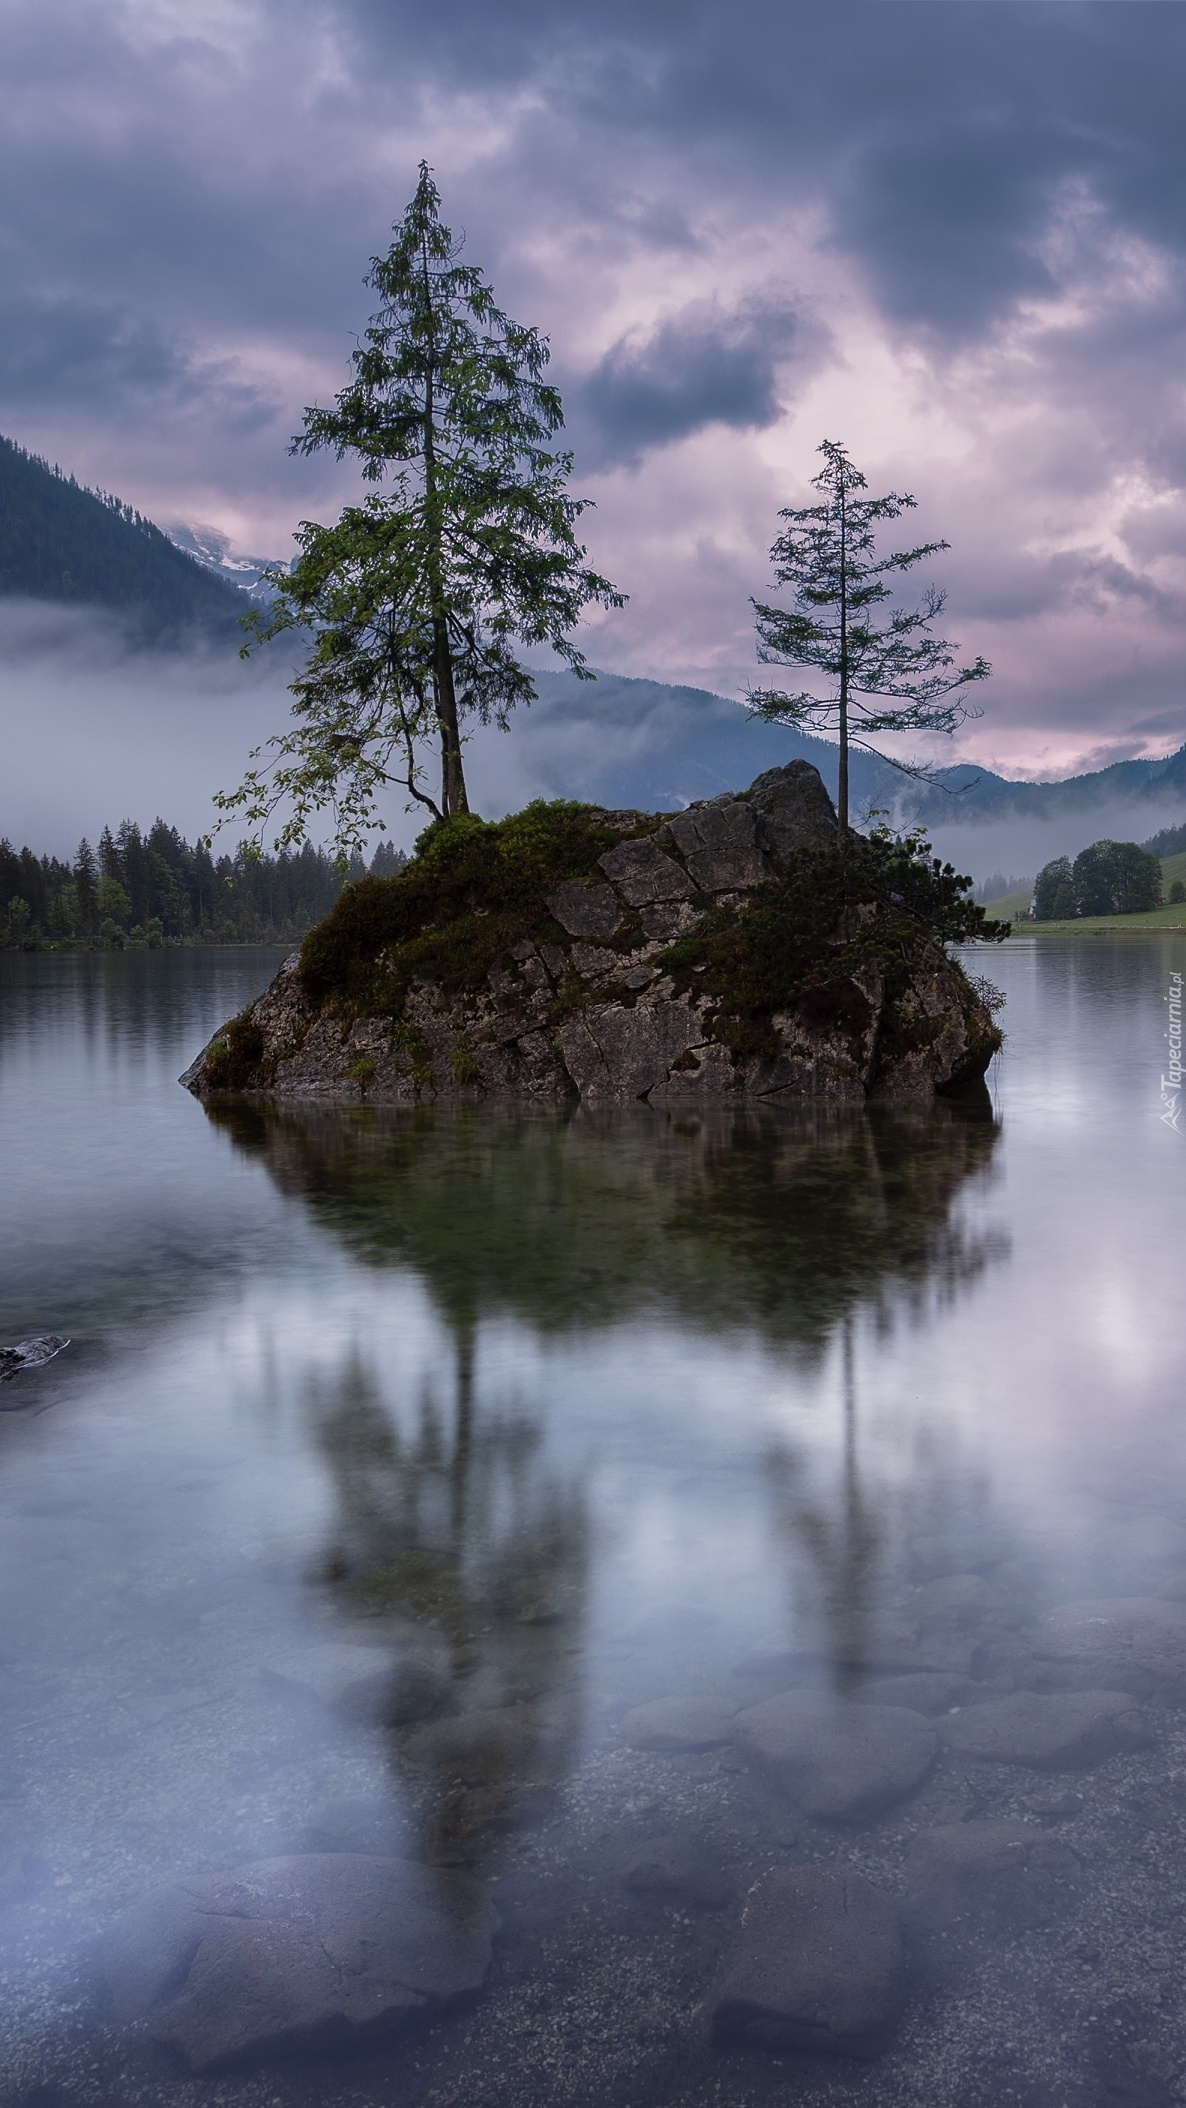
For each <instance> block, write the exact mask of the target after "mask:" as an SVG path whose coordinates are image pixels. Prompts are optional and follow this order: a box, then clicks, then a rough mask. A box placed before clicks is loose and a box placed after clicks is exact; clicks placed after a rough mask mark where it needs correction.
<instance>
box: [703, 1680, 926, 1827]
mask: <svg viewBox="0 0 1186 2108" xmlns="http://www.w3.org/2000/svg"><path fill="white" fill-rule="evenodd" d="M733 1739H734V1741H735V1742H736V1743H737V1745H738V1747H739V1748H741V1749H743V1750H745V1751H746V1752H747V1754H748V1755H750V1756H752V1757H754V1758H755V1759H756V1760H757V1762H758V1763H759V1764H761V1765H762V1766H763V1768H764V1769H765V1770H767V1771H769V1772H770V1773H772V1775H773V1776H774V1777H775V1779H776V1780H777V1781H778V1784H779V1785H780V1786H781V1787H782V1788H783V1790H784V1792H786V1793H788V1794H789V1795H790V1797H791V1799H792V1800H794V1801H797V1802H798V1804H799V1806H800V1807H801V1808H803V1809H804V1810H805V1811H806V1812H807V1814H808V1815H814V1816H817V1817H818V1818H819V1819H820V1820H821V1821H823V1822H859V1821H861V1820H863V1818H864V1817H866V1816H872V1815H877V1814H880V1812H881V1810H882V1809H883V1808H888V1807H891V1806H892V1805H893V1803H894V1802H895V1801H899V1800H903V1799H904V1798H905V1796H906V1795H907V1794H908V1793H912V1792H913V1791H914V1788H915V1787H916V1786H917V1785H919V1784H920V1783H921V1781H922V1780H923V1779H924V1778H925V1777H926V1774H927V1772H928V1771H929V1770H930V1768H931V1765H932V1764H933V1762H934V1760H935V1754H936V1751H937V1748H938V1743H937V1741H936V1737H935V1730H934V1728H933V1727H932V1726H931V1723H930V1721H929V1720H924V1719H923V1717H922V1715H921V1714H920V1713H915V1712H911V1711H910V1709H909V1708H908V1707H907V1706H896V1705H895V1706H891V1705H854V1704H851V1703H849V1702H846V1701H844V1700H842V1699H829V1698H820V1697H816V1696H807V1695H804V1694H803V1693H801V1692H797V1691H783V1692H780V1693H779V1695H778V1696H777V1697H776V1698H767V1699H764V1700H763V1701H762V1703H761V1704H759V1705H752V1706H748V1707H747V1708H746V1710H745V1711H744V1712H742V1713H738V1715H737V1717H736V1718H735V1720H734V1722H733Z"/></svg>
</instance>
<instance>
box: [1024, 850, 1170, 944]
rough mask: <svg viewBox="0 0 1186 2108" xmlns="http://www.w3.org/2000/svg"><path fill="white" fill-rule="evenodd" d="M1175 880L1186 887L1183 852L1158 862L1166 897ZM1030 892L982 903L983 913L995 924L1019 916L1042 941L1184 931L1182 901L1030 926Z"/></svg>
mask: <svg viewBox="0 0 1186 2108" xmlns="http://www.w3.org/2000/svg"><path fill="white" fill-rule="evenodd" d="M1176 878H1180V879H1182V880H1183V882H1184V883H1186V849H1181V850H1179V852H1178V854H1177V856H1163V857H1162V859H1161V886H1162V891H1163V892H1164V893H1168V892H1169V889H1170V887H1171V886H1172V885H1173V882H1174V880H1175V879H1176ZM1032 898H1033V893H1032V890H1031V888H1030V887H1029V886H1025V887H1023V888H1022V890H1021V891H1020V892H1019V893H1006V894H1005V895H1004V897H1003V898H1002V899H1001V900H988V901H986V902H985V904H984V905H985V911H986V913H988V914H989V915H991V916H993V918H994V919H995V920H996V921H999V922H1012V920H1013V918H1014V916H1015V915H1017V914H1020V915H1022V916H1023V917H1024V918H1025V920H1024V923H1023V928H1024V930H1025V933H1026V935H1027V936H1035V935H1039V936H1042V937H1116V936H1119V935H1121V934H1122V932H1123V931H1125V930H1186V901H1179V902H1178V903H1177V904H1176V906H1174V907H1162V908H1150V909H1149V911H1148V913H1147V914H1145V915H1076V916H1074V917H1073V918H1072V919H1071V920H1070V921H1069V922H1031V921H1030V920H1029V904H1030V901H1031V900H1032Z"/></svg>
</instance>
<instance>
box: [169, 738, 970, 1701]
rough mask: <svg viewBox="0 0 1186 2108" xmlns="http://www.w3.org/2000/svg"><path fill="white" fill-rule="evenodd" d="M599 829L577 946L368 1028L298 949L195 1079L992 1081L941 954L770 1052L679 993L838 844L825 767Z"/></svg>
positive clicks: (614, 820) (544, 954)
mask: <svg viewBox="0 0 1186 2108" xmlns="http://www.w3.org/2000/svg"><path fill="white" fill-rule="evenodd" d="M600 819H601V822H602V823H603V824H604V830H605V833H608V834H611V835H616V836H618V837H619V839H617V840H616V841H615V844H614V846H613V847H612V848H611V849H608V850H606V851H605V852H604V854H602V855H601V856H600V857H599V859H598V864H599V870H598V871H595V872H591V873H590V874H589V875H588V877H587V878H579V879H572V880H568V881H566V882H565V883H564V884H562V885H558V886H556V887H555V888H554V889H553V891H552V892H551V893H550V894H548V895H547V896H546V906H547V909H548V912H549V914H550V916H551V917H552V918H553V921H552V925H551V933H552V935H553V936H554V937H560V936H561V935H563V936H564V937H565V938H566V940H567V941H566V942H565V943H564V944H560V943H556V942H552V941H547V942H544V941H541V942H540V943H538V944H537V943H536V942H535V941H534V939H533V938H530V937H527V936H524V937H522V938H520V939H519V940H518V941H517V942H511V943H510V944H508V946H507V949H506V951H505V952H503V953H502V954H501V956H499V957H498V958H496V959H495V960H493V962H492V963H489V964H488V965H487V969H486V976H485V984H484V985H483V986H480V987H477V986H473V987H464V986H463V987H458V988H453V987H448V988H447V987H446V985H445V984H444V983H443V982H439V981H434V980H420V979H413V980H412V981H411V983H410V984H409V985H407V986H405V987H403V988H402V991H401V994H400V996H399V1003H398V1006H397V1007H398V1009H399V1015H398V1016H397V1017H393V1016H391V1015H388V1014H386V1013H384V1014H382V1015H376V1016H357V1015H355V1014H354V1013H353V1012H352V1011H351V1010H349V1009H348V1008H347V1009H345V1010H343V1009H342V1008H341V1007H339V1006H338V1005H336V1004H335V1002H334V1001H333V1000H332V999H331V1000H328V1001H327V1002H326V1003H325V1004H324V1005H323V1006H321V1007H318V1006H317V1005H316V1004H315V1003H314V1002H313V1001H312V1000H311V998H310V997H309V996H308V995H307V994H306V991H305V988H304V984H303V982H302V978H301V974H300V956H299V954H297V953H294V954H293V955H292V957H291V958H289V959H286V960H285V962H284V965H283V966H282V967H281V969H280V972H279V973H278V974H277V975H276V978H275V980H274V981H273V982H272V984H271V986H270V987H269V988H267V989H266V990H265V991H264V993H263V994H262V995H261V996H260V997H259V999H258V1001H257V1002H256V1003H254V1004H253V1005H252V1006H251V1010H250V1012H249V1013H247V1014H246V1015H245V1016H244V1018H242V1019H240V1020H232V1021H231V1023H230V1024H229V1025H227V1026H224V1027H223V1028H222V1031H221V1032H220V1033H216V1034H215V1036H214V1039H213V1040H212V1041H211V1042H210V1045H209V1046H208V1047H207V1048H205V1049H203V1052H202V1054H201V1055H200V1056H199V1057H198V1059H197V1061H196V1062H194V1063H193V1064H192V1065H191V1066H190V1068H188V1069H187V1070H186V1072H185V1075H184V1076H183V1077H182V1079H181V1081H182V1082H183V1083H184V1084H186V1086H187V1087H188V1088H189V1089H191V1090H194V1091H195V1092H197V1093H198V1095H199V1096H201V1095H205V1094H206V1093H207V1092H217V1091H219V1090H222V1089H230V1088H232V1087H233V1088H235V1089H241V1088H243V1087H245V1084H246V1083H247V1082H248V1081H249V1080H250V1079H251V1077H253V1076H254V1077H255V1078H256V1079H257V1082H256V1083H255V1084H254V1085H252V1088H258V1089H259V1090H261V1091H266V1092H267V1094H268V1095H269V1096H272V1097H275V1098H279V1099H294V1098H304V1099H318V1098H323V1099H327V1100H336V1101H342V1100H347V1101H348V1100H351V1099H354V1100H358V1099H363V1098H365V1099H367V1100H369V1101H371V1102H373V1103H389V1104H407V1103H417V1102H419V1101H421V1100H423V1099H437V1098H447V1099H465V1098H480V1097H503V1098H519V1099H529V1100H536V1101H542V1102H548V1101H551V1102H555V1101H558V1100H563V1099H571V1098H572V1097H573V1096H574V1095H575V1096H579V1097H581V1098H584V1099H586V1100H588V1101H590V1102H594V1103H601V1104H617V1105H623V1104H630V1103H632V1102H633V1101H634V1100H636V1099H640V1098H645V1099H646V1100H647V1101H648V1102H649V1103H651V1104H652V1105H655V1106H657V1107H663V1108H665V1109H671V1110H681V1109H683V1108H685V1107H695V1106H697V1105H704V1104H707V1103H712V1102H719V1101H727V1100H741V1101H747V1102H748V1101H754V1100H758V1099H763V1100H768V1101H770V1102H771V1103H783V1104H790V1103H797V1102H801V1101H802V1100H803V1099H804V1098H812V1099H821V1098H822V1099H828V1100H832V1101H836V1102H851V1103H861V1102H863V1100H864V1099H865V1098H866V1097H867V1096H879V1097H887V1098H898V1099H901V1098H928V1097H930V1096H932V1095H933V1093H934V1091H935V1090H936V1089H938V1088H942V1087H944V1086H945V1085H947V1084H949V1083H952V1082H954V1081H957V1080H962V1079H963V1078H964V1077H965V1076H971V1075H978V1074H982V1073H983V1071H984V1068H985V1066H986V1065H987V1062H988V1060H989V1058H990V1056H991V1054H992V1052H993V1050H994V1048H995V1046H996V1045H997V1044H998V1042H999V1034H997V1033H996V1031H995V1027H994V1026H993V1024H992V1020H991V1018H990V1016H989V1014H988V1012H987V1011H986V1010H985V1009H984V1006H983V1005H982V1004H981V1003H980V1001H979V999H978V998H977V997H976V996H975V994H974V992H973V991H972V989H971V988H970V987H969V985H968V983H967V981H966V980H965V979H964V978H963V976H962V975H961V973H960V971H959V969H958V968H957V967H956V966H955V965H954V964H953V963H951V962H950V961H948V960H947V959H946V958H945V957H944V955H943V953H942V951H941V950H940V949H939V948H938V947H936V948H935V951H934V954H933V957H928V958H926V959H920V960H918V961H916V962H915V964H914V965H913V966H912V967H911V970H910V974H909V978H908V980H906V981H905V982H904V983H903V984H902V985H898V983H897V982H896V981H895V983H894V986H893V992H892V995H887V990H886V986H885V983H884V981H883V977H882V976H881V974H880V973H879V972H878V971H877V970H876V969H875V967H874V966H873V965H870V966H869V967H868V968H867V969H866V968H864V967H863V968H862V969H861V971H860V972H859V973H856V974H851V975H849V976H847V977H844V976H842V975H837V977H836V978H835V980H828V981H827V983H826V985H824V983H820V984H819V985H818V986H814V985H812V986H805V987H804V988H803V989H801V990H800V992H799V994H798V996H797V998H796V1000H795V1002H794V1004H793V1005H791V1006H790V1007H789V1008H788V1009H787V1011H785V1012H779V1013H778V1014H776V1015H772V1016H771V1017H770V1018H769V1020H768V1029H766V1028H764V1038H765V1049H764V1051H763V1052H761V1053H759V1052H756V1051H755V1052H745V1051H742V1046H741V1043H738V1042H737V1040H736V1034H735V1033H733V1032H732V1031H731V1028H730V1026H729V1023H728V1019H727V1014H726V1013H727V1006H724V1007H721V1008H720V1009H718V998H714V999H712V1000H710V999H709V998H708V997H706V996H704V995H702V994H700V993H699V991H698V986H697V982H696V980H695V978H694V976H693V975H688V976H687V978H686V980H683V981H680V982H677V979H676V977H675V972H673V971H669V970H668V968H667V967H666V965H665V958H664V955H665V953H666V952H667V950H668V948H669V947H670V946H671V945H672V944H673V943H674V942H675V941H676V940H677V939H678V938H680V937H681V936H684V935H686V934H687V933H688V932H690V931H691V930H694V929H695V927H696V924H697V923H698V922H699V921H700V920H702V919H703V917H704V916H705V914H707V913H708V911H709V908H710V906H711V905H713V904H714V902H715V905H716V907H717V908H718V910H719V911H721V912H722V913H723V914H724V915H726V916H727V915H729V914H730V913H731V914H733V915H735V916H738V917H740V916H741V915H742V914H743V913H744V912H745V908H746V895H747V893H748V891H749V890H750V889H752V888H753V887H754V886H756V885H758V884H760V883H761V882H762V881H763V880H765V879H767V878H769V877H770V876H771V875H772V874H774V873H776V872H778V871H779V870H781V869H782V868H783V867H784V866H785V863H786V860H787V858H788V856H789V855H790V854H791V852H792V851H793V850H795V849H797V848H801V847H821V846H823V845H825V844H826V843H828V842H830V841H832V840H833V839H834V836H835V816H834V814H833V812H832V806H831V801H830V799H829V797H828V794H827V792H826V790H825V789H824V786H823V783H822V782H821V780H820V777H819V775H818V773H817V771H816V770H814V769H813V768H812V767H811V766H810V764H809V763H807V762H794V763H792V764H791V765H790V766H789V767H788V768H785V769H772V770H768V771H767V772H766V774H765V775H764V776H761V777H759V778H758V781H757V783H756V784H754V785H753V786H752V788H751V790H750V791H747V792H746V793H744V794H743V795H740V796H732V795H729V796H725V797H720V798H714V799H711V800H709V801H708V802H706V803H704V804H700V805H693V806H690V807H689V808H688V810H687V811H686V812H682V813H676V814H673V815H668V816H667V817H666V818H664V819H662V821H661V823H659V820H660V816H658V815H655V816H653V817H652V818H649V819H648V816H647V815H646V814H642V813H603V814H601V815H600ZM657 823H659V824H657ZM644 830H645V831H644ZM602 838H604V834H603V837H602ZM535 912H536V913H537V914H538V907H537V909H536V910H535ZM858 919H859V917H858ZM723 927H727V925H723ZM843 934H844V930H843V929H841V928H840V926H838V929H837V936H838V937H841V936H843ZM848 934H849V935H851V934H852V931H849V932H848ZM677 970H678V969H677ZM232 1028H233V1029H232ZM759 1044H761V1042H759ZM232 1077H234V1078H235V1079H236V1081H235V1083H234V1085H233V1086H232V1084H231V1081H230V1079H231V1078H232ZM220 1078H221V1079H222V1080H221V1081H220ZM965 1651H966V1650H965ZM950 1653H951V1649H950V1646H949V1647H948V1654H947V1656H945V1657H944V1659H943V1660H942V1661H941V1662H940V1661H938V1660H933V1659H932V1660H928V1661H927V1662H926V1663H925V1664H922V1663H919V1662H917V1661H916V1662H914V1663H909V1662H908V1661H907V1660H906V1659H904V1658H903V1659H899V1657H898V1656H894V1657H893V1658H892V1659H891V1660H888V1661H887V1662H886V1664H885V1665H886V1666H887V1667H889V1666H893V1667H906V1666H929V1667H956V1666H958V1664H957V1663H956V1662H954V1661H953V1660H951V1659H950V1658H949V1657H950ZM965 1666H966V1663H965Z"/></svg>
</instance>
